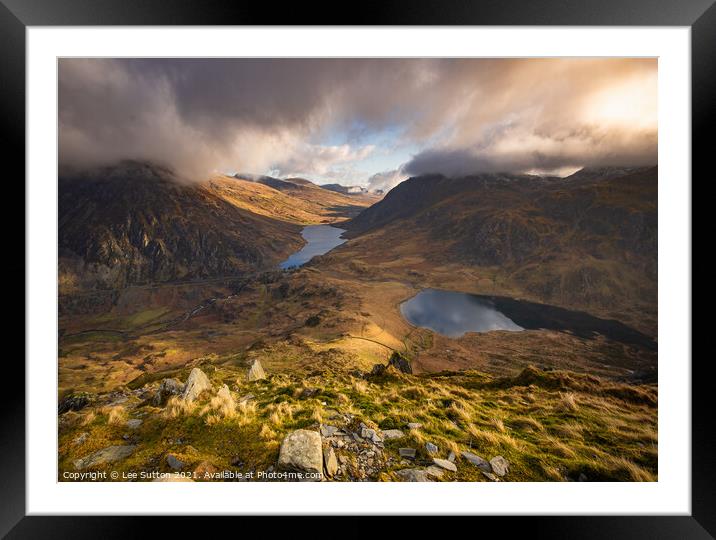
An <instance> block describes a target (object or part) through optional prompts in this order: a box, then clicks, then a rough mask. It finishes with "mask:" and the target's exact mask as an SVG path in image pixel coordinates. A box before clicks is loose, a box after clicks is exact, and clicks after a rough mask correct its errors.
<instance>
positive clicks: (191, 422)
mask: <svg viewBox="0 0 716 540" xmlns="http://www.w3.org/2000/svg"><path fill="white" fill-rule="evenodd" d="M172 175H173V173H171V172H170V171H168V170H163V169H161V168H157V167H155V166H151V165H148V164H143V163H129V164H124V165H123V166H122V167H120V168H118V169H113V170H105V171H101V172H96V171H95V172H94V173H93V174H92V175H90V177H89V178H87V177H81V178H78V177H70V178H67V179H61V180H60V193H61V197H60V223H59V242H60V262H59V276H58V279H59V290H60V297H59V310H60V313H59V329H60V339H59V346H58V349H59V396H58V398H59V400H60V403H61V404H62V403H74V402H73V401H72V400H73V399H78V397H81V396H84V398H86V403H85V404H84V405H83V406H81V407H76V408H75V409H76V410H74V409H73V408H72V407H70V410H69V411H66V412H64V413H63V414H61V415H60V449H59V452H60V472H63V471H69V470H73V469H75V468H76V467H77V465H76V463H77V460H79V459H83V458H85V457H87V456H91V455H94V453H95V452H98V451H101V450H102V449H103V448H108V447H112V446H128V445H129V446H132V447H133V448H132V454H131V457H129V458H128V459H127V460H125V461H122V462H121V465H120V467H124V468H126V469H127V470H129V469H137V468H139V469H142V470H146V471H165V472H166V471H171V470H177V469H175V468H174V467H172V466H171V465H170V464H168V462H167V455H172V456H173V457H174V458H175V459H177V460H179V461H180V462H182V463H183V464H184V465H185V467H183V468H182V467H180V469H181V470H188V469H189V468H191V469H194V468H195V467H198V466H199V465H201V464H205V463H209V464H211V466H212V467H213V468H216V469H217V470H225V469H232V468H233V469H236V470H239V469H242V470H244V469H251V470H254V471H258V470H261V471H267V470H273V469H274V468H276V467H277V466H278V465H277V459H279V458H278V454H279V450H280V446H281V441H283V440H284V438H285V437H286V436H287V435H288V434H290V433H291V432H292V431H295V430H301V429H307V430H317V431H318V432H320V433H322V434H323V432H324V431H326V429H327V426H328V427H332V428H335V431H333V430H331V429H328V431H330V432H331V435H323V443H324V445H325V444H327V445H328V447H330V448H331V449H332V450H331V452H333V453H335V454H336V455H337V456H338V458H341V460H340V465H337V466H336V470H335V471H334V472H333V473H331V474H328V473H327V472H326V471H323V472H324V475H325V476H326V477H330V478H333V479H336V480H349V481H350V480H399V479H402V478H403V476H405V475H408V476H410V475H413V476H414V475H417V476H419V477H421V478H422V477H423V476H424V474H427V473H424V472H423V471H424V470H428V469H423V468H422V467H429V466H432V465H430V464H431V463H432V460H433V459H434V458H436V457H437V458H438V459H443V458H445V459H447V458H448V457H449V455H450V454H452V456H453V461H450V463H457V467H456V470H455V471H453V470H452V467H450V466H447V468H442V469H441V468H440V467H438V468H439V469H440V470H438V471H437V472H436V471H435V470H432V473H434V474H428V476H430V479H431V480H463V481H475V480H483V481H489V480H492V481H494V480H499V479H500V478H501V477H502V476H501V475H496V474H493V473H494V472H495V470H497V469H499V467H496V468H494V469H493V468H491V469H489V470H490V471H493V472H489V471H487V470H483V469H480V468H479V467H477V466H474V465H473V462H472V461H471V459H472V458H468V457H465V452H467V453H468V454H470V455H475V453H478V454H480V455H482V454H485V455H484V457H487V458H491V457H493V456H496V455H499V456H502V457H503V459H504V458H506V459H507V461H508V462H509V463H510V473H509V474H508V475H507V476H506V477H505V478H503V479H504V480H515V481H517V480H532V481H535V480H540V481H544V480H558V481H565V480H577V479H579V478H581V477H582V476H583V477H584V478H586V479H589V480H631V481H634V480H636V481H646V480H655V479H656V473H657V460H656V420H657V415H656V404H657V385H656V381H657V375H658V370H657V294H656V293H657V281H656V240H657V229H656V202H655V201H656V185H657V184H656V182H657V170H656V168H646V167H645V168H639V169H624V168H621V169H616V168H612V169H602V170H593V171H590V170H586V169H585V170H583V171H580V172H578V173H576V174H575V175H573V176H572V177H567V178H565V179H561V178H556V177H530V176H527V175H495V174H493V175H480V176H477V177H465V178H446V177H441V176H425V177H417V178H410V179H409V180H406V181H405V182H403V183H402V184H399V185H398V186H397V187H395V188H394V189H393V190H391V191H389V192H388V193H387V194H386V195H385V196H380V195H376V194H372V193H363V192H357V193H343V192H341V191H340V190H336V189H335V188H332V187H331V186H329V187H326V188H325V189H324V188H321V187H319V186H317V185H316V184H313V183H312V182H310V181H308V180H305V179H296V178H293V179H277V178H271V177H251V176H249V175H240V174H239V175H236V176H228V175H224V176H216V177H213V178H211V179H209V180H207V181H206V182H202V183H195V184H182V183H181V182H179V181H177V179H175V178H172ZM328 225H331V227H330V229H335V231H331V230H330V229H325V228H323V229H315V228H314V227H327V226H328ZM307 228H308V232H307ZM319 230H320V231H323V233H324V234H325V232H326V231H328V237H321V235H320V234H319V235H318V237H319V238H318V243H319V244H320V243H321V242H322V241H323V242H327V243H325V244H324V245H323V247H322V248H319V249H317V250H316V251H311V250H309V249H307V248H308V247H310V246H311V245H312V244H311V242H312V241H313V240H314V239H313V237H312V236H311V234H312V233H311V231H319ZM337 231H347V232H345V233H341V234H340V238H339V236H338V233H337ZM302 233H303V235H302ZM306 240H308V244H309V245H307V244H306ZM339 242H340V243H339ZM302 251H303V253H302ZM301 253H302V254H301ZM299 254H301V255H300V256H299ZM288 261H293V262H291V263H288ZM284 263H285V264H284ZM297 264H299V266H296V265H297ZM431 289H434V290H438V291H452V292H453V293H464V294H466V295H470V296H468V297H467V298H470V299H475V298H479V299H481V301H483V302H489V305H490V306H492V309H494V310H496V312H498V313H500V314H501V315H502V316H503V317H506V318H507V320H509V321H511V323H512V325H513V326H510V325H509V324H506V323H504V322H503V323H502V324H501V325H498V327H499V329H492V328H491V327H489V326H488V327H486V328H485V330H489V331H482V330H481V331H474V330H471V329H470V328H468V329H467V331H460V332H457V333H455V334H451V333H450V332H449V331H445V332H439V331H433V330H431V329H429V328H426V327H422V326H426V325H422V326H421V325H413V324H411V323H410V322H409V320H408V319H406V317H405V316H404V314H403V312H402V311H401V306H403V305H405V303H406V302H408V301H410V300H411V299H412V298H414V297H416V295H419V294H421V292H424V291H426V290H431ZM475 295H476V296H475ZM431 309H433V310H435V309H437V310H444V311H446V312H447V313H438V314H437V315H446V316H448V318H449V316H452V315H454V313H456V311H455V310H454V309H453V308H452V307H450V306H448V305H445V304H442V305H441V304H438V306H437V307H431ZM432 315H433V316H435V315H436V314H435V313H433V314H432ZM427 326H430V325H427ZM435 328H437V327H435ZM515 330H519V331H515ZM445 334H448V335H445ZM396 358H398V359H404V360H405V361H407V362H408V364H409V366H410V370H409V371H408V372H404V371H402V370H400V369H397V368H396V365H399V364H400V362H399V361H398V360H395V359H396ZM256 364H258V365H260V366H261V369H262V371H265V377H262V378H258V379H254V380H250V376H248V375H247V372H249V370H250V369H252V368H253V366H255V365H256ZM376 365H387V366H388V368H386V369H376V367H375V366H376ZM194 369H198V370H201V372H202V373H203V374H205V375H206V376H207V377H208V380H209V381H210V384H209V386H210V387H211V391H207V392H205V394H204V395H203V396H202V397H201V398H200V399H198V400H196V403H195V404H193V405H188V404H186V403H184V402H181V401H180V400H178V399H177V397H178V396H173V397H170V400H169V402H168V403H167V402H166V401H162V400H161V399H160V400H159V401H158V402H154V401H153V400H154V396H156V395H160V394H161V392H162V388H163V386H162V385H166V384H169V383H166V382H165V381H167V380H172V379H177V380H178V381H179V382H178V383H176V384H177V385H179V384H181V385H184V384H185V383H184V381H187V383H188V380H189V378H190V377H191V374H192V372H193V370H194ZM172 384H174V383H172ZM224 385H226V386H224ZM187 387H188V384H187ZM223 388H226V392H224V393H223V394H222V395H223V397H220V396H219V393H221V392H223V390H222V389H223ZM185 389H186V387H185ZM216 389H219V393H216V395H214V393H215V390H216ZM68 400H69V401H68ZM222 400H223V401H222ZM80 401H83V400H80ZM83 403H84V401H83ZM133 420H135V422H133V423H132V424H131V425H137V426H139V427H137V428H131V427H128V425H129V424H128V422H131V421H133ZM136 420H141V421H140V422H139V424H137V422H136ZM409 424H420V427H408V425H409ZM363 430H373V432H374V433H376V434H378V435H376V436H377V437H378V438H379V439H380V443H375V441H374V440H373V442H371V440H372V439H371V437H372V435H370V436H365V437H364V436H361V433H363ZM396 430H397V431H401V430H402V432H401V433H402V435H401V436H400V437H397V435H396V439H395V442H391V441H390V440H389V439H388V438H387V436H386V433H388V432H390V431H396ZM337 432H340V433H344V434H346V437H345V439H346V440H344V437H343V436H342V435H336V433H337ZM354 433H358V435H357V438H354V437H353V436H352V434H354ZM83 434H87V435H86V436H85V439H84V440H82V441H81V442H79V443H77V442H76V441H77V440H78V438H82V437H83ZM381 434H382V435H381ZM177 441H180V442H177ZM339 441H340V443H341V444H339ZM399 441H400V442H399ZM373 443H375V444H373ZM428 443H430V444H433V445H436V446H437V447H438V448H439V450H438V453H437V454H435V453H433V452H431V451H428V450H426V447H427V446H426V445H427V444H428ZM353 445H357V446H356V447H355V448H353ZM404 447H410V448H414V449H415V448H417V449H418V450H417V456H415V457H413V458H406V457H405V456H403V455H402V454H401V453H400V449H401V448H404ZM427 448H431V447H427ZM324 452H328V450H324ZM368 452H373V455H372V456H367V453H368ZM326 455H327V454H325V453H324V457H325V456H326ZM366 456H367V457H366ZM439 456H441V457H439ZM595 456H596V457H595ZM344 459H345V462H344V461H343V460H344ZM170 461H171V460H170ZM473 461H474V460H473ZM98 466H99V467H100V468H101V465H98ZM332 467H333V466H332V465H331V468H332ZM415 467H418V469H419V470H418V469H415ZM81 468H84V465H82V467H81ZM205 468H206V466H205ZM404 470H418V472H420V473H421V474H418V472H415V473H403V472H400V471H404ZM483 472H487V473H488V474H483ZM438 473H439V474H438ZM60 478H61V476H60Z"/></svg>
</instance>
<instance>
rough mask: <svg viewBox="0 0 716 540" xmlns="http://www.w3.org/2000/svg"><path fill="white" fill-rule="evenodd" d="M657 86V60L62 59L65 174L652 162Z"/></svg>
mask: <svg viewBox="0 0 716 540" xmlns="http://www.w3.org/2000/svg"><path fill="white" fill-rule="evenodd" d="M656 73H657V61H656V59H599V58H596V59H595V58H586V59H578V58H577V59H61V60H60V61H59V81H58V83H59V126H60V136H59V150H60V163H61V165H75V166H87V165H94V164H103V163H109V162H112V161H117V160H120V159H148V160H153V161H156V162H159V163H162V164H165V165H169V166H172V167H174V168H175V169H176V170H177V171H178V172H179V173H180V174H182V175H184V176H187V177H198V178H201V177H204V176H206V175H207V174H210V173H211V171H214V170H236V171H247V172H265V171H268V170H278V171H281V172H282V174H283V173H285V174H298V173H301V174H305V175H309V176H310V175H317V176H323V177H329V176H331V175H334V176H335V177H336V178H343V179H345V181H349V180H350V181H351V182H353V183H355V180H356V175H358V174H359V172H360V174H363V175H364V176H363V177H362V179H360V180H362V183H363V184H365V183H366V182H368V183H369V184H370V183H372V184H375V185H376V186H377V185H385V186H391V185H392V182H394V181H396V180H395V179H396V178H397V177H396V176H391V175H390V174H388V173H386V172H381V171H383V170H385V169H387V167H386V163H385V159H383V160H380V161H376V162H375V164H374V165H366V163H369V162H370V159H371V156H373V154H374V150H375V145H376V144H377V143H376V141H377V140H379V139H380V137H383V139H385V138H386V137H388V138H392V139H393V140H392V141H391V145H393V146H395V147H397V148H407V147H409V148H413V149H417V150H416V151H415V155H414V156H413V158H412V159H410V160H409V161H408V162H407V163H405V164H404V167H403V168H402V171H403V172H405V173H407V174H419V173H422V172H443V173H445V174H463V173H467V172H480V171H483V170H484V171H487V170H510V171H513V170H536V169H545V168H549V167H564V166H581V165H586V164H618V163H627V162H628V163H637V162H639V163H640V162H647V161H650V160H651V162H654V161H655V160H656V140H657V125H656V117H657V115H656V86H657V85H656ZM329 141H330V142H329ZM395 155H396V159H400V160H402V161H405V158H404V157H402V156H404V154H402V155H401V157H400V158H398V157H397V156H398V155H400V154H399V153H398V152H396V153H395ZM358 164H360V166H358ZM400 165H401V162H400V161H397V162H396V163H395V164H394V165H393V167H394V170H395V171H398V170H401V167H400ZM389 166H390V165H389ZM366 167H368V168H367V169H366ZM370 167H374V168H373V170H369V168H370ZM364 169H365V170H364ZM390 171H391V169H388V172H390ZM340 181H342V180H340Z"/></svg>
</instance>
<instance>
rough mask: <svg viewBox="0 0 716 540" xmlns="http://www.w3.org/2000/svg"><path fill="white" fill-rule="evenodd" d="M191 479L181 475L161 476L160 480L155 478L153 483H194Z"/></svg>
mask: <svg viewBox="0 0 716 540" xmlns="http://www.w3.org/2000/svg"><path fill="white" fill-rule="evenodd" d="M193 481H194V480H192V479H191V478H189V477H188V476H183V475H180V474H170V475H168V476H160V477H159V478H155V479H154V480H152V482H193Z"/></svg>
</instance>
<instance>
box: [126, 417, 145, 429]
mask: <svg viewBox="0 0 716 540" xmlns="http://www.w3.org/2000/svg"><path fill="white" fill-rule="evenodd" d="M141 425H142V421H141V420H140V419H139V418H132V419H131V420H127V427H128V428H129V429H137V428H138V427H139V426H141Z"/></svg>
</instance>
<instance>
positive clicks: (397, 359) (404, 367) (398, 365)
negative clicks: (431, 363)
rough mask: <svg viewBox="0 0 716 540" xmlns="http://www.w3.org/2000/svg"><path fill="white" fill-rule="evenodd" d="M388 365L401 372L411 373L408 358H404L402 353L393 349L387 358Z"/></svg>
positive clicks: (411, 369)
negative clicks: (388, 358)
mask: <svg viewBox="0 0 716 540" xmlns="http://www.w3.org/2000/svg"><path fill="white" fill-rule="evenodd" d="M388 365H389V366H393V367H394V368H395V369H397V370H398V371H400V372H401V373H411V374H412V373H413V368H412V366H411V365H410V360H408V359H407V358H405V356H403V355H402V354H400V353H399V352H398V351H394V352H393V354H391V355H390V360H388Z"/></svg>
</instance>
